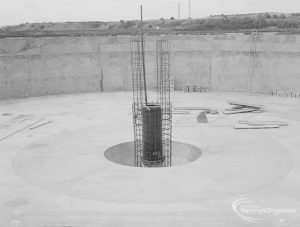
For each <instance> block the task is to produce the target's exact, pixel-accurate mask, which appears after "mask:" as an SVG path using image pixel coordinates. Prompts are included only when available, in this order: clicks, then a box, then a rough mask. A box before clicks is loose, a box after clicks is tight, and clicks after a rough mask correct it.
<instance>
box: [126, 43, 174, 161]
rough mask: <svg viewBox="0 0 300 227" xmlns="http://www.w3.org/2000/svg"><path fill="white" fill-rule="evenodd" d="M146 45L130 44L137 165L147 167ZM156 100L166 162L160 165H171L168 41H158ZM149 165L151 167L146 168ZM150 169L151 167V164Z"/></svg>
mask: <svg viewBox="0 0 300 227" xmlns="http://www.w3.org/2000/svg"><path fill="white" fill-rule="evenodd" d="M143 45H144V42H143V41H141V40H134V41H131V42H130V50H131V69H132V89H133V105H132V112H133V128H134V149H135V165H136V166H137V167H145V163H144V162H143V111H142V109H143V107H145V106H146V101H145V94H146V88H145V84H144V75H145V74H146V73H145V72H144V70H145V66H144V65H143V64H144V56H143V55H144V53H143V49H144V46H143ZM156 67H157V75H156V76H157V100H156V103H153V104H155V105H159V106H160V107H161V135H162V138H161V140H162V151H163V156H164V159H163V160H164V161H163V163H161V166H165V167H168V166H172V107H171V101H170V44H169V42H168V41H167V40H157V41H156ZM147 166H149V165H147ZM150 166H151V165H150Z"/></svg>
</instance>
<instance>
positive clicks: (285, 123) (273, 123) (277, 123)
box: [239, 121, 289, 126]
mask: <svg viewBox="0 0 300 227" xmlns="http://www.w3.org/2000/svg"><path fill="white" fill-rule="evenodd" d="M239 123H240V124H248V125H279V126H288V125H289V123H287V122H285V121H239Z"/></svg>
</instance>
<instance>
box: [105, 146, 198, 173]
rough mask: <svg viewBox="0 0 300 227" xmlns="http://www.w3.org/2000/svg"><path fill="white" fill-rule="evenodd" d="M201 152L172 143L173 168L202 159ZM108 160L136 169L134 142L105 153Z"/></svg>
mask: <svg viewBox="0 0 300 227" xmlns="http://www.w3.org/2000/svg"><path fill="white" fill-rule="evenodd" d="M201 153H202V152H201V150H200V149H199V148H198V147H195V146H193V145H190V144H186V143H180V142H172V166H180V165H184V164H187V163H190V162H193V161H195V160H197V159H198V158H200V156H201ZM104 156H105V158H106V159H107V160H109V161H111V162H114V163H117V164H120V165H125V166H132V167H135V155H134V142H133V141H132V142H126V143H120V144H117V145H115V146H112V147H110V148H108V149H107V150H106V151H105V152H104Z"/></svg>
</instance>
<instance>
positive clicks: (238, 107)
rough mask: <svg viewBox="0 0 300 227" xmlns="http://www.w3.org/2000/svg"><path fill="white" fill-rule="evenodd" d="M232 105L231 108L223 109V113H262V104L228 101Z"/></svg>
mask: <svg viewBox="0 0 300 227" xmlns="http://www.w3.org/2000/svg"><path fill="white" fill-rule="evenodd" d="M228 103H229V104H230V105H231V106H232V107H231V108H228V109H225V110H224V111H223V113H224V114H237V113H250V112H253V113H262V112H263V105H257V104H250V103H244V102H236V101H228Z"/></svg>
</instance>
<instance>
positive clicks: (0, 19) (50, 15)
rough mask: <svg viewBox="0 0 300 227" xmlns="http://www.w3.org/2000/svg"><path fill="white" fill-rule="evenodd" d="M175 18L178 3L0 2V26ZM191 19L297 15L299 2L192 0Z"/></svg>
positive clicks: (128, 0) (183, 4)
mask: <svg viewBox="0 0 300 227" xmlns="http://www.w3.org/2000/svg"><path fill="white" fill-rule="evenodd" d="M141 3H142V4H143V7H144V19H159V18H161V17H163V18H170V17H171V16H173V17H175V18H177V3H178V0H0V26H4V25H13V24H20V23H26V22H59V21H119V20H130V19H139V5H140V4H141ZM180 3H181V4H180V5H181V18H187V17H188V0H180ZM191 6H192V9H191V16H192V18H200V17H206V16H209V15H210V14H222V13H224V14H235V13H258V12H283V13H284V12H286V13H289V12H300V0H191Z"/></svg>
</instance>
